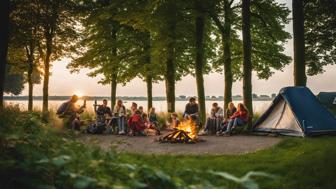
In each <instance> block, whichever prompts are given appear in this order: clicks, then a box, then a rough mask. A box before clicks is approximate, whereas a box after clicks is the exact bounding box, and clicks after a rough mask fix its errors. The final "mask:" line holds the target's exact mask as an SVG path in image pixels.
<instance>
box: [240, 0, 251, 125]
mask: <svg viewBox="0 0 336 189" xmlns="http://www.w3.org/2000/svg"><path fill="white" fill-rule="evenodd" d="M250 15H251V12H250V0H243V2H242V34H243V57H244V58H243V101H244V104H245V105H246V107H247V109H248V111H249V112H250V114H249V116H250V117H249V127H251V126H252V116H253V108H252V62H251V31H250V30H251V29H250V28H251V21H250Z"/></svg>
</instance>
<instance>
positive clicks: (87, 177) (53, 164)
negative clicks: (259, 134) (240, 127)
mask: <svg viewBox="0 0 336 189" xmlns="http://www.w3.org/2000/svg"><path fill="white" fill-rule="evenodd" d="M0 125H1V127H0V185H1V186H2V187H1V188H79V189H84V188H167V189H168V188H169V189H170V188H225V187H226V188H257V187H256V185H255V182H256V183H258V184H259V187H260V188H295V189H297V188H305V189H307V188H335V186H336V180H335V178H336V160H335V158H336V137H316V138H284V140H283V141H282V142H280V143H279V144H278V145H276V146H273V147H271V148H270V149H266V150H261V151H258V152H255V153H250V154H245V155H221V156H211V155H203V156H191V155H188V156H175V155H141V154H125V153H121V154H120V153H116V152H115V151H114V150H113V149H111V151H107V152H106V151H103V150H101V149H99V148H98V147H92V146H90V145H86V144H83V143H80V142H78V141H77V140H75V139H73V137H75V136H74V135H73V134H71V133H70V134H69V133H67V132H64V130H55V129H50V125H48V124H45V123H43V122H42V121H41V118H40V116H39V114H38V113H27V112H20V111H19V110H15V109H12V110H6V111H5V112H2V114H1V116H0ZM218 145H225V144H218ZM192 147H193V145H192V144H191V145H190V148H192ZM253 171H254V172H257V173H259V172H262V173H267V174H271V175H274V176H275V177H274V178H269V177H264V176H256V177H253V180H251V179H248V178H245V180H244V179H240V180H239V179H238V180H236V181H232V180H235V179H234V178H233V177H232V175H234V176H236V177H242V176H244V175H245V174H247V173H252V172H253ZM226 173H229V175H227V174H226ZM224 177H225V178H224ZM254 181H255V182H254Z"/></svg>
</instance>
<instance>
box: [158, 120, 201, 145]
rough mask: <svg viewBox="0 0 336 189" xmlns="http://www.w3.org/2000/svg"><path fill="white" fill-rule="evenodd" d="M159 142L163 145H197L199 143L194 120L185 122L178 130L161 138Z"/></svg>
mask: <svg viewBox="0 0 336 189" xmlns="http://www.w3.org/2000/svg"><path fill="white" fill-rule="evenodd" d="M159 141H160V142H162V143H166V142H170V143H195V142H197V141H198V136H197V126H196V123H195V122H194V121H193V120H192V119H189V120H186V121H183V122H181V123H180V124H179V126H178V128H177V130H175V131H173V132H171V133H170V134H168V135H166V136H164V137H162V138H160V139H159Z"/></svg>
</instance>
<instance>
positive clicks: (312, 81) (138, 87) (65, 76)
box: [22, 0, 336, 96]
mask: <svg viewBox="0 0 336 189" xmlns="http://www.w3.org/2000/svg"><path fill="white" fill-rule="evenodd" d="M278 2H281V3H286V5H287V6H288V7H289V8H290V9H291V0H278ZM290 16H291V15H290ZM286 30H287V31H288V32H289V33H291V34H292V33H293V32H292V23H289V24H288V25H287V26H286ZM292 52H293V41H292V40H289V41H288V42H287V44H286V46H285V53H286V54H287V55H289V56H292V55H293V54H292ZM69 61H70V59H62V60H59V61H55V62H53V67H52V68H51V72H52V75H51V77H50V83H49V95H50V96H54V95H72V94H77V95H87V96H109V95H110V91H111V89H110V86H109V85H106V86H103V85H101V84H98V81H99V80H100V77H97V78H91V77H88V76H87V75H86V74H87V73H88V72H89V70H87V69H84V70H81V72H80V73H79V74H76V73H74V74H71V73H70V71H69V70H67V68H66V65H67V64H68V63H69ZM325 70H326V71H325V72H324V73H323V74H320V75H317V76H312V77H310V76H308V81H307V86H308V87H309V88H310V89H311V90H312V91H313V92H314V93H318V92H320V91H336V65H333V66H327V67H325ZM293 83H294V81H293V63H291V64H290V65H288V66H286V67H285V68H284V69H283V71H275V73H274V75H273V76H272V77H271V78H270V79H268V80H259V79H258V78H257V77H256V75H255V74H253V76H252V85H253V87H252V88H253V93H256V94H267V95H270V94H272V93H277V92H278V91H279V90H280V89H281V88H282V87H285V86H291V85H293ZM204 86H205V95H210V96H212V95H215V96H223V94H224V75H223V74H219V73H211V74H208V75H205V76H204ZM242 87H243V86H242V82H241V81H237V82H235V83H234V84H233V95H241V94H242ZM27 94H28V87H27V86H26V87H25V89H24V91H23V93H22V95H27ZM34 95H35V96H40V95H42V85H35V86H34ZM153 95H154V96H165V85H164V82H160V83H157V84H154V85H153ZM176 95H177V96H178V95H187V96H196V95H197V88H196V80H195V78H194V77H192V76H187V77H184V78H183V79H182V80H181V81H177V83H176ZM117 96H146V84H145V82H143V81H142V80H141V79H138V78H136V79H134V80H132V81H131V82H129V83H127V84H126V86H121V85H118V86H117Z"/></svg>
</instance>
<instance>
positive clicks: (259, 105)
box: [6, 100, 272, 113]
mask: <svg viewBox="0 0 336 189" xmlns="http://www.w3.org/2000/svg"><path fill="white" fill-rule="evenodd" d="M63 102H64V101H60V100H50V101H49V108H51V109H54V110H56V109H57V108H58V107H59V106H60V105H61V104H62V103H63ZM132 102H135V103H137V104H138V106H143V107H144V109H145V110H146V109H147V101H124V105H125V106H126V108H130V107H131V104H132ZM213 102H217V103H218V104H219V105H220V106H221V107H223V104H224V102H223V101H206V102H205V103H206V104H205V105H206V109H207V113H209V111H210V109H211V105H212V103H213ZM233 102H234V103H235V104H237V103H239V102H241V101H233ZM271 102H272V101H253V110H254V112H258V113H261V112H264V111H265V110H266V109H267V108H268V106H269V105H270V104H271ZM6 103H7V104H12V105H19V107H20V109H22V110H26V109H27V106H28V101H21V100H11V101H6ZM33 103H34V108H35V109H38V110H41V108H42V100H35V101H34V102H33ZM77 103H78V104H79V105H81V104H83V101H78V102H77ZM186 103H188V102H187V101H176V104H175V110H176V112H183V111H184V108H185V105H186ZM93 104H94V101H87V102H86V107H87V110H88V111H93ZM98 104H101V102H99V101H98ZM153 106H154V107H155V109H156V112H166V111H167V103H166V101H153Z"/></svg>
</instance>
